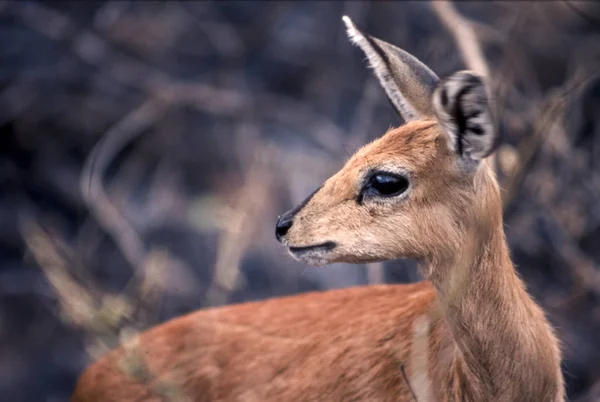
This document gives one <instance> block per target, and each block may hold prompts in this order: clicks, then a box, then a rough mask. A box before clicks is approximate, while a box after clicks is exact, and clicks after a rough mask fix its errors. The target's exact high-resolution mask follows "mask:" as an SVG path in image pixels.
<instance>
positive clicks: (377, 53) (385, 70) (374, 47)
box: [342, 16, 439, 121]
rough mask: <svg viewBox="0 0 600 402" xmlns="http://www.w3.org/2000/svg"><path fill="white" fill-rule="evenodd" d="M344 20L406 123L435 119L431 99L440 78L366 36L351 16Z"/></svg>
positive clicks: (415, 59)
mask: <svg viewBox="0 0 600 402" xmlns="http://www.w3.org/2000/svg"><path fill="white" fill-rule="evenodd" d="M342 20H343V21H344V23H345V24H346V28H347V31H348V36H349V37H350V40H351V41H352V42H353V43H354V44H355V45H358V46H359V47H360V48H361V49H362V50H363V52H365V54H366V55H367V59H368V60H369V64H370V67H371V68H372V69H373V71H374V72H375V75H376V76H377V78H378V79H379V83H380V84H381V86H382V87H383V89H385V92H386V94H387V96H388V98H389V100H390V102H391V103H392V105H393V106H394V108H396V110H397V111H398V113H399V114H400V116H402V118H403V119H404V121H410V120H418V119H423V118H426V117H434V113H433V107H432V105H431V97H432V95H433V91H434V90H435V88H436V85H437V84H438V82H439V78H438V76H437V75H436V74H435V73H434V72H433V71H431V70H430V69H429V67H427V66H426V65H425V64H423V63H421V62H420V61H419V60H418V59H417V58H416V57H414V56H413V55H411V54H409V53H407V52H405V51H404V50H402V49H399V48H397V47H396V46H394V45H391V44H389V43H387V42H384V41H382V40H381V39H377V38H375V37H372V36H370V35H367V34H364V33H362V32H361V31H360V30H359V29H358V28H356V26H355V25H354V23H353V22H352V20H350V18H348V17H347V16H344V17H342Z"/></svg>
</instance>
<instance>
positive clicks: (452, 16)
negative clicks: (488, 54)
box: [431, 0, 490, 78]
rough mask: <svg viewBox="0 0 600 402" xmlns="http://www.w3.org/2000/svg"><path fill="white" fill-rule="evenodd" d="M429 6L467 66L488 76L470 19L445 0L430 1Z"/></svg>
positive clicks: (487, 69)
mask: <svg viewBox="0 0 600 402" xmlns="http://www.w3.org/2000/svg"><path fill="white" fill-rule="evenodd" d="M431 7H432V8H433V10H434V11H435V12H436V14H437V15H438V17H439V18H440V20H441V21H442V22H443V23H444V25H445V26H446V28H447V29H448V30H449V31H450V33H451V34H452V36H453V37H454V41H455V42H456V45H457V46H458V49H459V50H460V53H461V55H462V58H463V60H464V61H465V63H466V64H467V66H468V67H469V68H470V69H471V70H473V71H475V72H476V73H477V74H480V75H482V76H484V77H486V78H487V77H489V75H490V71H489V68H488V65H487V63H486V61H485V58H484V56H483V51H482V50H481V46H480V45H479V41H478V40H477V36H476V35H475V31H474V29H473V27H472V26H471V23H470V21H468V20H467V19H466V18H464V17H463V16H461V15H460V14H459V13H458V12H457V11H456V9H455V8H454V6H453V5H452V4H451V3H450V2H449V1H447V0H444V1H432V2H431Z"/></svg>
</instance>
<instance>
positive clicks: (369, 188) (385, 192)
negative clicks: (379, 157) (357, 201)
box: [363, 173, 408, 197]
mask: <svg viewBox="0 0 600 402" xmlns="http://www.w3.org/2000/svg"><path fill="white" fill-rule="evenodd" d="M407 188H408V179H407V178H406V177H404V176H401V175H399V174H394V173H376V174H374V175H373V176H371V178H370V179H369V181H368V182H367V184H366V185H365V188H364V190H363V193H364V195H377V196H381V197H394V196H396V195H400V194H402V193H403V192H405V191H406V189H407Z"/></svg>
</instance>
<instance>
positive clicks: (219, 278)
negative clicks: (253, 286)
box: [206, 144, 271, 305]
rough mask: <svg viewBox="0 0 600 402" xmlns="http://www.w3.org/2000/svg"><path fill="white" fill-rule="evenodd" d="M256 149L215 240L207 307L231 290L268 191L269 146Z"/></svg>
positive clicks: (222, 300) (221, 298)
mask: <svg viewBox="0 0 600 402" xmlns="http://www.w3.org/2000/svg"><path fill="white" fill-rule="evenodd" d="M261 148H262V149H261ZM257 149H258V150H257V151H255V159H254V162H253V164H252V165H251V166H250V168H249V170H248V173H247V175H246V180H245V184H244V186H243V187H242V189H241V190H240V192H239V196H237V197H236V201H237V202H236V205H234V207H233V214H232V216H230V217H227V221H228V225H227V227H226V228H225V230H224V231H223V233H222V234H221V236H220V239H219V245H218V248H217V260H216V263H215V271H214V279H213V282H212V284H211V286H210V288H209V289H208V291H207V296H206V297H207V302H208V303H209V304H210V305H220V304H222V303H224V302H225V301H226V298H227V296H228V295H229V293H230V292H231V291H232V290H234V289H235V286H236V282H237V279H238V277H239V265H240V262H241V259H242V257H243V255H244V252H245V250H246V248H247V247H248V245H249V243H250V241H251V235H250V234H249V233H248V228H252V227H253V226H254V225H253V220H254V219H255V218H256V216H257V215H258V214H257V211H258V210H259V208H260V207H261V206H262V205H263V204H264V200H265V198H266V197H267V194H268V191H269V186H270V180H271V176H270V172H269V169H267V163H268V159H267V156H268V155H269V154H270V150H269V147H264V146H262V147H261V145H260V144H259V145H258V146H257Z"/></svg>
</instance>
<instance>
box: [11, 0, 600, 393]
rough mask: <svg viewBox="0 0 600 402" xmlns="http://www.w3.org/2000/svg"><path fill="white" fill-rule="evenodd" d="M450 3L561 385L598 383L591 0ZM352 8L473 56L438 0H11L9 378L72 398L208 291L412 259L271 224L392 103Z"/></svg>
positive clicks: (213, 296) (595, 37) (406, 43)
mask: <svg viewBox="0 0 600 402" xmlns="http://www.w3.org/2000/svg"><path fill="white" fill-rule="evenodd" d="M456 8H457V10H458V11H459V12H460V14H461V15H462V16H463V17H464V18H466V19H467V20H466V21H463V23H465V24H467V25H468V26H469V28H470V29H471V30H472V32H474V33H475V35H476V38H477V41H478V42H479V44H480V46H481V47H482V49H483V54H484V57H485V62H486V64H487V67H488V68H489V70H490V74H491V82H492V92H493V101H494V104H495V106H496V111H497V113H498V116H499V119H500V130H501V135H502V141H501V144H500V147H499V152H498V156H497V158H496V160H495V163H496V166H497V170H498V174H499V177H500V180H501V184H502V187H503V189H504V190H505V192H504V196H505V201H506V213H505V218H506V232H507V236H508V240H509V242H510V245H511V248H512V251H513V257H514V260H515V262H516V263H517V265H518V269H519V272H520V274H521V275H522V276H523V277H524V279H525V280H526V282H527V284H528V287H529V290H530V292H531V293H532V294H533V295H534V297H535V298H536V299H537V300H538V301H539V302H540V303H541V304H542V305H543V306H544V308H545V309H546V311H547V312H548V315H549V317H550V318H551V320H552V322H553V324H554V325H555V326H556V328H557V331H558V334H559V335H560V338H561V339H562V340H563V343H564V356H565V360H564V371H565V375H566V382H567V387H568V394H569V397H570V400H573V401H579V402H583V401H600V303H599V301H600V270H599V264H600V202H599V201H600V7H599V6H598V5H597V4H596V3H591V2H590V3H585V2H575V3H566V2H559V1H557V2H539V3H526V2H507V3H485V4H483V3H475V2H466V3H458V4H456ZM344 14H348V15H349V16H351V17H352V18H353V19H354V20H355V22H356V23H357V24H359V25H360V26H362V27H363V28H364V29H365V30H367V31H368V32H370V33H372V34H373V35H375V36H378V37H381V38H382V39H385V40H388V41H390V42H393V43H395V44H397V45H398V46H400V47H402V48H404V49H406V50H407V51H409V52H411V53H413V54H415V55H416V56H417V57H419V58H420V59H421V60H423V61H425V62H426V63H427V64H429V65H430V66H431V67H432V68H433V69H434V71H436V72H437V73H438V75H440V77H444V76H446V75H448V74H450V73H451V72H453V71H455V70H458V69H462V68H465V67H468V66H469V59H468V56H467V57H466V56H465V55H463V54H461V52H459V51H458V47H457V40H456V38H455V37H454V36H453V34H452V33H451V31H449V30H448V28H447V27H446V25H444V24H443V23H442V22H441V20H440V15H439V14H437V13H436V12H435V11H434V10H433V8H432V7H431V6H430V4H428V3H424V2H422V3H421V2H420V3H409V2H350V1H347V2H344V1H336V2H268V3H267V2H254V1H243V2H242V1H240V2H214V3H213V2H197V3H196V2H180V3H177V2H169V3H159V2H142V1H107V2H102V1H95V2H83V1H45V2H27V1H14V2H6V1H3V2H0V155H1V156H0V183H1V186H2V187H1V191H0V262H1V263H0V395H2V397H1V398H0V399H2V400H4V401H40V400H44V401H63V400H67V398H68V395H69V393H70V391H71V389H72V387H73V386H74V383H75V379H76V377H77V375H78V374H79V373H80V372H81V371H82V369H83V368H84V367H85V366H86V365H87V364H88V363H89V362H90V359H91V358H93V357H94V356H97V355H98V353H101V352H102V351H103V350H105V349H106V347H112V346H114V345H116V344H117V343H118V342H119V339H123V337H127V336H130V334H131V333H134V332H135V331H138V330H141V329H143V328H146V327H147V326H149V325H154V324H156V323H159V322H163V321H165V320H167V319H169V318H171V317H174V316H177V315H180V314H183V313H186V312H188V311H192V310H194V309H197V308H200V307H204V306H209V305H219V304H225V303H232V302H241V301H245V300H252V299H260V298H266V297H272V296H280V295H286V294H293V293H298V292H304V291H309V290H315V289H327V288H333V287H344V286H351V285H362V284H366V283H375V282H383V281H385V282H407V281H415V280H418V279H419V277H418V275H417V273H416V270H415V269H414V266H413V264H412V263H411V262H406V261H395V262H389V263H385V264H371V265H369V266H352V265H343V264H339V265H336V266H331V267H328V268H327V269H323V270H315V269H312V268H307V267H305V266H303V265H302V264H300V263H297V262H294V261H292V259H291V258H289V257H287V256H286V255H285V252H284V250H282V249H281V248H280V247H278V245H277V243H276V241H275V238H274V233H273V230H274V224H275V220H276V218H277V215H278V214H279V213H281V212H283V211H285V210H287V209H289V208H290V207H291V206H293V205H294V204H296V203H297V202H299V201H301V200H302V199H303V198H304V197H305V196H306V195H307V194H309V193H310V192H312V190H313V189H314V188H316V187H317V186H318V185H319V184H320V183H321V182H322V181H323V180H324V179H326V178H327V177H328V176H329V175H330V174H332V173H333V172H335V171H336V170H337V169H338V168H339V167H341V165H342V163H343V161H344V159H345V158H346V157H347V156H348V155H349V154H351V153H352V152H353V151H354V150H355V149H356V148H357V147H359V146H360V145H361V144H363V143H365V142H366V141H369V140H371V139H373V138H375V137H376V136H378V135H381V134H383V133H384V132H385V131H386V130H387V128H388V127H389V126H390V125H398V124H401V121H400V120H399V118H398V117H397V116H396V115H395V114H394V112H393V110H392V108H391V107H390V106H389V105H388V104H387V101H386V99H385V95H384V93H383V91H382V90H381V89H380V88H379V86H378V84H377V83H376V82H375V80H374V79H373V78H372V76H371V73H370V72H369V71H368V70H367V69H366V68H365V63H364V61H363V56H362V53H361V52H360V51H359V50H358V49H356V48H354V47H352V46H351V45H350V43H349V42H348V40H347V39H346V36H345V32H344V28H343V24H342V22H341V16H342V15H344ZM458 42H459V43H460V37H459V39H458ZM399 302H401V301H399Z"/></svg>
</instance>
